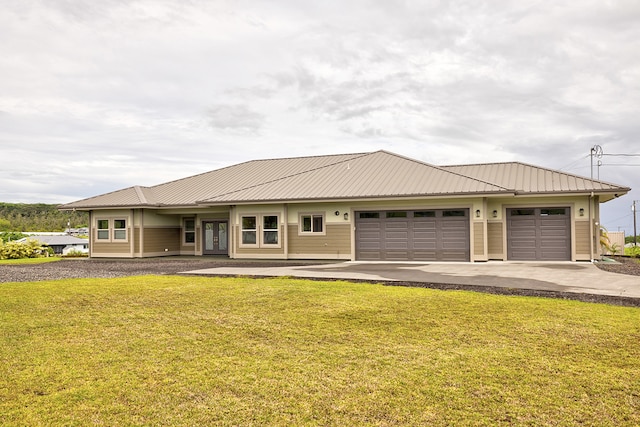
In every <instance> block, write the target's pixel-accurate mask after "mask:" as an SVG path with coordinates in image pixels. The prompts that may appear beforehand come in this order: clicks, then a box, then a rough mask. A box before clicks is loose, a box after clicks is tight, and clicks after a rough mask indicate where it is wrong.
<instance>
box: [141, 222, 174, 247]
mask: <svg viewBox="0 0 640 427" xmlns="http://www.w3.org/2000/svg"><path fill="white" fill-rule="evenodd" d="M165 249H168V251H179V250H180V227H170V228H145V229H144V252H145V253H147V252H164V251H165Z"/></svg>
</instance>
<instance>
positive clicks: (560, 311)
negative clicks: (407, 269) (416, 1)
mask: <svg viewBox="0 0 640 427" xmlns="http://www.w3.org/2000/svg"><path fill="white" fill-rule="evenodd" d="M0 424H1V425H20V426H25V425H27V426H28V425H65V426H73V425H77V426H86V425H108V426H115V425H127V426H128V425H176V426H180V425H189V426H196V425H220V426H225V425H242V426H251V425H253V426H263V425H281V426H285V425H286V426H292V425H296V426H305V425H323V426H326V425H336V426H352V425H359V426H366V425H380V426H387V425H433V426H444V425H478V426H482V425H487V426H495V425H505V426H506V425H510V426H511V425H535V426H540V425H553V426H565V425H566V426H568V425H589V426H636V425H640V310H639V309H637V308H627V307H617V306H608V305H599V304H587V303H580V302H576V301H564V300H553V299H542V298H526V297H508V296H496V295H487V294H480V293H472V292H461V291H438V290H430V289H417V288H402V287H386V286H382V285H373V284H364V283H347V282H317V281H305V280H296V279H288V278H279V279H252V278H203V277H174V276H144V277H130V278H125V279H122V278H120V279H93V280H61V281H51V282H34V283H4V284H0Z"/></svg>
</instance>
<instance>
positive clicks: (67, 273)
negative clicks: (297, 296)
mask: <svg viewBox="0 0 640 427" xmlns="http://www.w3.org/2000/svg"><path fill="white" fill-rule="evenodd" d="M276 263H277V264H278V265H283V266H284V265H288V266H294V265H307V264H318V263H321V262H304V261H302V262H300V261H286V262H284V261H262V262H259V261H236V260H229V259H228V258H224V259H218V260H216V259H211V258H187V257H167V258H137V259H117V260H116V259H96V258H92V259H88V258H80V259H65V260H61V261H56V262H48V263H43V264H23V265H19V264H18V265H11V264H0V283H4V282H35V281H40V280H57V279H82V278H114V277H125V276H140V275H147V274H161V275H162V274H177V273H180V272H183V271H191V270H200V269H204V268H215V267H221V266H226V267H238V266H248V267H249V266H250V267H260V266H265V267H267V266H269V267H271V266H273V265H274V264H276Z"/></svg>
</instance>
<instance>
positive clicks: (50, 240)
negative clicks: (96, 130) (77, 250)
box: [19, 235, 89, 246]
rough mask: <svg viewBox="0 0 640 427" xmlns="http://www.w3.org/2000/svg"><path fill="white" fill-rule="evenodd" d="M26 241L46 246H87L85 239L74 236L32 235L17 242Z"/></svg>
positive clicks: (87, 242)
mask: <svg viewBox="0 0 640 427" xmlns="http://www.w3.org/2000/svg"><path fill="white" fill-rule="evenodd" d="M27 239H32V240H37V241H39V242H40V243H41V244H43V245H48V246H63V245H64V246H66V245H88V244H89V241H88V240H87V239H80V238H79V237H74V236H50V235H32V236H29V237H25V238H23V239H20V240H19V241H20V242H22V241H26V240H27Z"/></svg>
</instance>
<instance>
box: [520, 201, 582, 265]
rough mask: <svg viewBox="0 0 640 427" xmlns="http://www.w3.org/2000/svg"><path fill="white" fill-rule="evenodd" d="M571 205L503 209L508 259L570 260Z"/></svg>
mask: <svg viewBox="0 0 640 427" xmlns="http://www.w3.org/2000/svg"><path fill="white" fill-rule="evenodd" d="M570 212H571V209H569V208H535V209H534V208H524V209H507V250H508V254H507V256H508V259H510V260H521V261H538V260H540V261H569V260H571V215H570Z"/></svg>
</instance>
